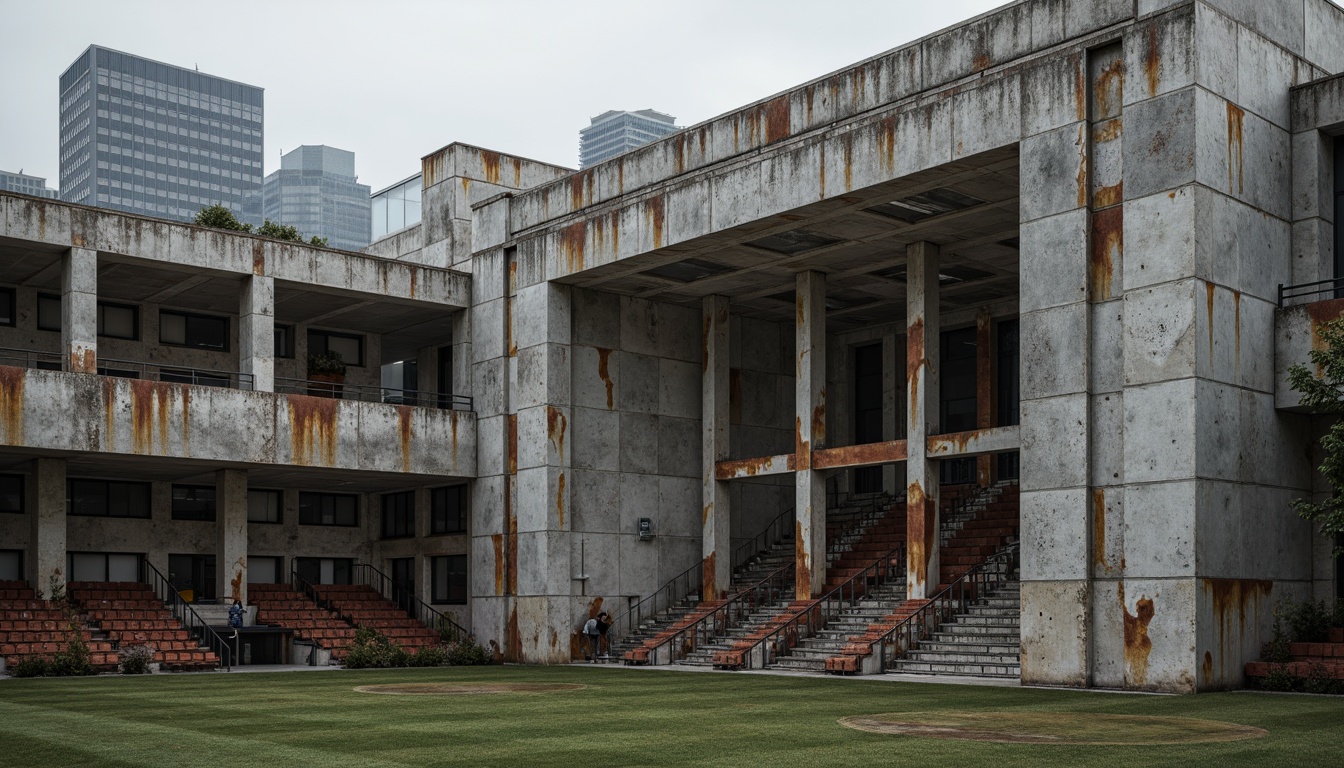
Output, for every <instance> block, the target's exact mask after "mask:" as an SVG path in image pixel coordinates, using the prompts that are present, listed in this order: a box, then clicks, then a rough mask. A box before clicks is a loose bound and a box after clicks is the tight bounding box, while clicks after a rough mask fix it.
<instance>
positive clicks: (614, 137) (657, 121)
mask: <svg viewBox="0 0 1344 768" xmlns="http://www.w3.org/2000/svg"><path fill="white" fill-rule="evenodd" d="M679 130H681V129H680V128H678V127H677V118H675V117H673V116H671V115H666V114H663V113H662V112H657V111H655V110H652V109H641V110H639V111H637V112H626V111H620V110H615V109H612V110H608V111H606V112H603V113H602V114H600V115H598V116H597V117H594V118H592V119H591V120H590V124H589V126H588V127H587V128H582V129H580V130H579V167H580V168H587V167H589V166H592V165H596V164H597V163H600V162H602V161H604V160H610V159H611V158H613V157H616V156H617V155H621V154H624V153H626V152H629V151H630V150H632V149H637V148H639V147H642V146H644V145H645V144H648V143H650V142H653V141H657V140H658V139H661V138H663V137H664V136H667V135H669V134H673V133H676V132H677V131H679Z"/></svg>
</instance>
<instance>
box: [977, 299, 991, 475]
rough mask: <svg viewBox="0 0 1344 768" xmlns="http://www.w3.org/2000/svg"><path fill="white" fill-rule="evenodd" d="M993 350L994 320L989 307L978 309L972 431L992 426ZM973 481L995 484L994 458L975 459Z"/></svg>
mask: <svg viewBox="0 0 1344 768" xmlns="http://www.w3.org/2000/svg"><path fill="white" fill-rule="evenodd" d="M995 352H996V350H995V348H994V318H993V317H992V316H991V315H990V314H989V307H981V308H980V312H979V313H977V314H976V316H975V427H976V429H989V428H990V427H993V426H994V421H995V413H994V410H995V405H996V403H995V402H994V400H995V398H994V379H995V375H994V373H995ZM975 481H976V485H978V486H980V487H981V488H987V487H989V486H991V485H993V484H994V456H993V455H992V454H988V453H987V454H984V455H983V456H978V457H976V459H975Z"/></svg>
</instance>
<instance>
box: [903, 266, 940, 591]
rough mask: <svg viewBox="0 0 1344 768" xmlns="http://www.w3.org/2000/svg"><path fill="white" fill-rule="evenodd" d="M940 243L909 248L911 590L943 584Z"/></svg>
mask: <svg viewBox="0 0 1344 768" xmlns="http://www.w3.org/2000/svg"><path fill="white" fill-rule="evenodd" d="M938 310H939V307H938V246H936V245H934V244H933V243H926V242H920V243H911V244H910V247H909V248H908V249H907V250H906V286H905V318H906V328H905V333H906V336H905V341H906V350H905V370H906V384H905V386H906V403H907V408H908V409H909V427H908V429H907V430H906V460H905V468H906V491H905V502H906V523H905V552H906V569H905V570H906V578H905V584H906V595H907V596H908V597H910V598H912V599H916V598H926V597H930V596H932V595H933V594H934V593H935V592H936V591H937V589H938V462H937V460H931V459H929V458H928V447H927V443H926V442H925V438H927V437H928V436H929V435H936V434H938V431H939V429H938V391H939V390H938V368H939V363H938V349H939V347H938V341H939V336H938V331H939V324H938Z"/></svg>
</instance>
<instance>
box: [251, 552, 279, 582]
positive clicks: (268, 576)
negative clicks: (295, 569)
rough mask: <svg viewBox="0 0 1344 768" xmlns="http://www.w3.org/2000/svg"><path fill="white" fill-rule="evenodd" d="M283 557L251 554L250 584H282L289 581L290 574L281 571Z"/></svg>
mask: <svg viewBox="0 0 1344 768" xmlns="http://www.w3.org/2000/svg"><path fill="white" fill-rule="evenodd" d="M281 564H282V560H281V558H278V557H262V556H259V555H249V556H248V558H247V583H248V584H281V583H284V582H288V581H289V576H288V575H287V574H283V573H282V572H281V571H280V566H281Z"/></svg>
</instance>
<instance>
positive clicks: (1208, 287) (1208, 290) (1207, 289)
mask: <svg viewBox="0 0 1344 768" xmlns="http://www.w3.org/2000/svg"><path fill="white" fill-rule="evenodd" d="M1214 290H1215V286H1214V284H1213V283H1205V284H1204V293H1205V295H1206V297H1207V299H1208V305H1209V357H1210V358H1212V357H1213V293H1214Z"/></svg>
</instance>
